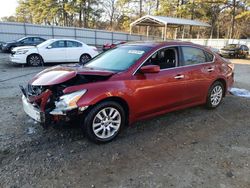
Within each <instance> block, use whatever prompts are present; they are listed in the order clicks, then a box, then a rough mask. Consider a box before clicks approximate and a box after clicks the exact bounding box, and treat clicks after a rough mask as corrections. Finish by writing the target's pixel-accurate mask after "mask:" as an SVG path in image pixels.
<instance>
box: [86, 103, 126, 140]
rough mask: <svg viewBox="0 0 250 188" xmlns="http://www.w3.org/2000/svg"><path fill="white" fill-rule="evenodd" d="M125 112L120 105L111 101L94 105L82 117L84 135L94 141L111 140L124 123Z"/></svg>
mask: <svg viewBox="0 0 250 188" xmlns="http://www.w3.org/2000/svg"><path fill="white" fill-rule="evenodd" d="M125 119H126V117H125V112H124V109H123V108H122V106H121V105H120V104H119V103H117V102H113V101H106V102H102V103H100V104H98V105H96V106H94V107H93V108H92V109H91V110H90V111H89V113H88V114H87V116H86V117H85V118H84V122H83V129H84V132H85V133H86V136H87V137H88V138H89V139H90V140H91V141H94V142H96V143H105V142H109V141H111V140H113V139H114V138H115V137H116V136H117V135H118V134H119V133H120V131H121V128H122V127H123V126H124V125H125Z"/></svg>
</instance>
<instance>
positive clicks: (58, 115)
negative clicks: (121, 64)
mask: <svg viewBox="0 0 250 188" xmlns="http://www.w3.org/2000/svg"><path fill="white" fill-rule="evenodd" d="M110 76H111V75H110ZM110 76H107V75H97V74H95V73H93V75H90V73H89V75H83V74H75V76H74V77H73V78H70V79H69V80H66V81H64V82H62V83H58V84H55V85H33V84H32V83H29V84H28V85H27V86H26V87H25V88H24V87H22V86H20V88H21V90H22V93H23V95H24V96H25V98H26V99H27V101H28V103H30V104H32V106H33V107H35V108H37V109H38V110H39V111H40V112H41V114H42V116H44V117H43V118H42V120H41V122H42V123H45V124H48V123H51V122H55V121H59V120H61V119H63V120H66V121H67V120H70V119H71V117H72V116H75V115H79V113H81V111H79V110H78V109H77V108H75V107H76V104H75V106H71V107H67V108H66V104H65V102H63V100H64V99H65V98H68V96H69V95H71V94H65V93H64V92H63V91H64V89H66V88H67V87H70V86H76V85H82V84H87V83H91V82H99V81H104V80H107V79H108V78H109V77H110ZM85 92H86V91H77V92H75V93H76V94H72V97H75V98H76V97H77V99H79V98H80V97H81V96H82V95H83V94H84V93H85ZM66 100H67V99H66ZM83 110H85V109H82V111H83ZM45 117H46V118H45Z"/></svg>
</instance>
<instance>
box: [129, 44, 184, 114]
mask: <svg viewBox="0 0 250 188" xmlns="http://www.w3.org/2000/svg"><path fill="white" fill-rule="evenodd" d="M178 54H179V52H178V48H166V49H162V50H159V51H158V52H156V53H155V54H154V55H152V57H150V58H149V59H148V60H147V61H146V62H145V63H144V65H143V66H145V65H150V64H153V65H159V66H160V69H161V70H160V72H159V73H147V74H142V73H140V72H139V71H137V73H136V74H135V75H134V80H133V84H134V85H135V87H136V90H135V92H134V94H133V95H134V96H136V97H135V98H137V99H138V100H137V101H136V103H137V105H136V106H137V108H138V109H136V110H135V111H136V116H137V117H143V116H147V115H150V114H154V113H157V112H160V111H164V110H166V109H169V110H171V109H174V108H177V107H179V106H181V105H182V103H183V94H184V92H185V85H186V78H185V75H184V74H183V68H182V67H178V59H179V58H178Z"/></svg>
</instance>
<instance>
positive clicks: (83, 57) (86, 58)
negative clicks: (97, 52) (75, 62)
mask: <svg viewBox="0 0 250 188" xmlns="http://www.w3.org/2000/svg"><path fill="white" fill-rule="evenodd" d="M90 59H91V56H90V55H89V54H82V55H81V57H80V63H81V64H85V63H87V62H88V61H89V60H90Z"/></svg>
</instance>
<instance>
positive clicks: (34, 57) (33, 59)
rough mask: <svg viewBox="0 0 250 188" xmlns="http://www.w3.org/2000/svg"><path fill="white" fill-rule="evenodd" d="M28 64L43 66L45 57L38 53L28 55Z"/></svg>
mask: <svg viewBox="0 0 250 188" xmlns="http://www.w3.org/2000/svg"><path fill="white" fill-rule="evenodd" d="M27 64H28V65H29V66H34V67H37V66H41V65H42V64H43V59H42V57H41V56H40V55H38V54H31V55H29V56H28V57H27Z"/></svg>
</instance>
